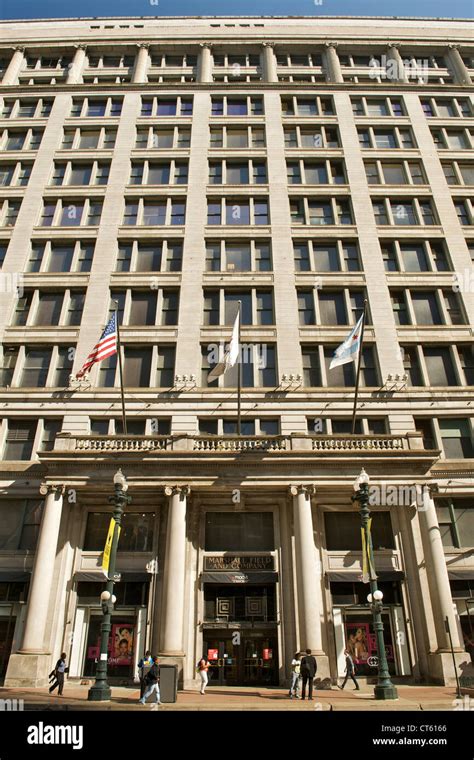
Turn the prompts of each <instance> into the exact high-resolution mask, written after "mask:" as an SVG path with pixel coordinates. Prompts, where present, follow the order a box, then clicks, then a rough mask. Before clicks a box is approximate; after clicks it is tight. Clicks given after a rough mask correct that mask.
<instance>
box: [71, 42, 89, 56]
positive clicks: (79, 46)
mask: <svg viewBox="0 0 474 760" xmlns="http://www.w3.org/2000/svg"><path fill="white" fill-rule="evenodd" d="M74 48H75V50H84V52H85V53H87V45H86V44H85V43H84V42H80V43H78V44H77V45H74Z"/></svg>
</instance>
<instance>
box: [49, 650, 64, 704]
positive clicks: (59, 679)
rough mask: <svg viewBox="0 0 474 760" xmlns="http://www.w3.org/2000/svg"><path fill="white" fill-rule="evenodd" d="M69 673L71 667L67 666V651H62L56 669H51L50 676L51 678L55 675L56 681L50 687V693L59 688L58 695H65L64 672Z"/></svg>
mask: <svg viewBox="0 0 474 760" xmlns="http://www.w3.org/2000/svg"><path fill="white" fill-rule="evenodd" d="M65 673H69V668H67V667H66V652H62V653H61V657H60V658H59V660H58V661H57V663H56V666H55V668H54V670H52V671H51V673H50V674H49V676H48V678H51V677H52V676H54V679H55V680H54V683H53V685H52V686H50V687H49V693H50V694H52V693H53V691H54V690H55V689H56V687H59V688H58V696H59V697H62V695H63V689H64V674H65Z"/></svg>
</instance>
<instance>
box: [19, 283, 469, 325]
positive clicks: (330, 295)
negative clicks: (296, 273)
mask: <svg viewBox="0 0 474 760" xmlns="http://www.w3.org/2000/svg"><path fill="white" fill-rule="evenodd" d="M203 293H204V312H203V324H204V325H231V324H232V323H233V321H234V319H235V312H236V308H237V303H238V301H241V302H242V324H244V325H273V324H275V315H274V306H273V291H272V289H269V288H252V289H251V290H248V289H247V290H245V289H238V290H236V289H235V288H232V289H228V288H214V289H210V288H204V291H203ZM297 293H298V311H299V322H300V325H351V324H355V322H356V321H357V318H358V313H359V312H360V310H361V309H362V306H363V302H364V298H365V295H366V294H365V291H363V290H361V289H354V288H344V289H339V290H338V289H334V288H324V289H321V288H320V287H319V286H318V287H314V288H311V289H310V288H297ZM390 295H391V302H392V308H393V312H394V316H395V321H396V323H397V324H398V325H401V326H403V325H420V326H421V325H460V324H467V320H466V317H465V315H464V312H463V308H462V305H461V301H460V299H459V297H458V294H457V293H455V292H453V290H448V289H442V288H438V289H436V290H434V289H432V290H427V289H423V290H421V289H414V288H410V289H408V288H407V289H404V290H401V289H400V290H399V289H392V290H391V291H390ZM111 298H112V300H113V301H118V303H119V318H120V321H122V319H123V321H124V324H127V325H176V324H178V308H179V289H176V288H155V289H152V290H151V291H150V290H149V289H147V290H140V289H127V290H120V289H117V290H115V289H114V290H113V291H111ZM84 300H85V291H84V290H79V289H74V290H72V289H66V290H59V291H57V290H54V291H53V290H25V292H24V293H23V295H22V296H21V297H20V298H19V299H18V301H17V303H16V306H15V313H14V317H13V322H12V324H13V325H14V326H25V325H28V326H59V325H65V326H72V325H79V324H80V323H81V315H82V310H83V306H84ZM367 321H368V323H369V324H370V313H368V316H367Z"/></svg>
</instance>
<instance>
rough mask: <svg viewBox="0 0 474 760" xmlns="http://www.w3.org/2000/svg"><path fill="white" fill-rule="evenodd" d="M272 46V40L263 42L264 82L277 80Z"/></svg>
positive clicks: (273, 44)
mask: <svg viewBox="0 0 474 760" xmlns="http://www.w3.org/2000/svg"><path fill="white" fill-rule="evenodd" d="M274 47H275V43H274V42H264V43H263V80H264V81H265V82H278V74H277V65H276V58H275V51H274Z"/></svg>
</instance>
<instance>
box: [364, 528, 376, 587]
mask: <svg viewBox="0 0 474 760" xmlns="http://www.w3.org/2000/svg"><path fill="white" fill-rule="evenodd" d="M371 527H372V518H369V520H368V522H367V529H365V528H363V527H362V528H361V529H360V531H361V535H362V583H369V582H370V581H373V580H376V579H377V574H376V572H375V567H374V564H373V561H372V556H371V552H370V542H371V535H370V529H371Z"/></svg>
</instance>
